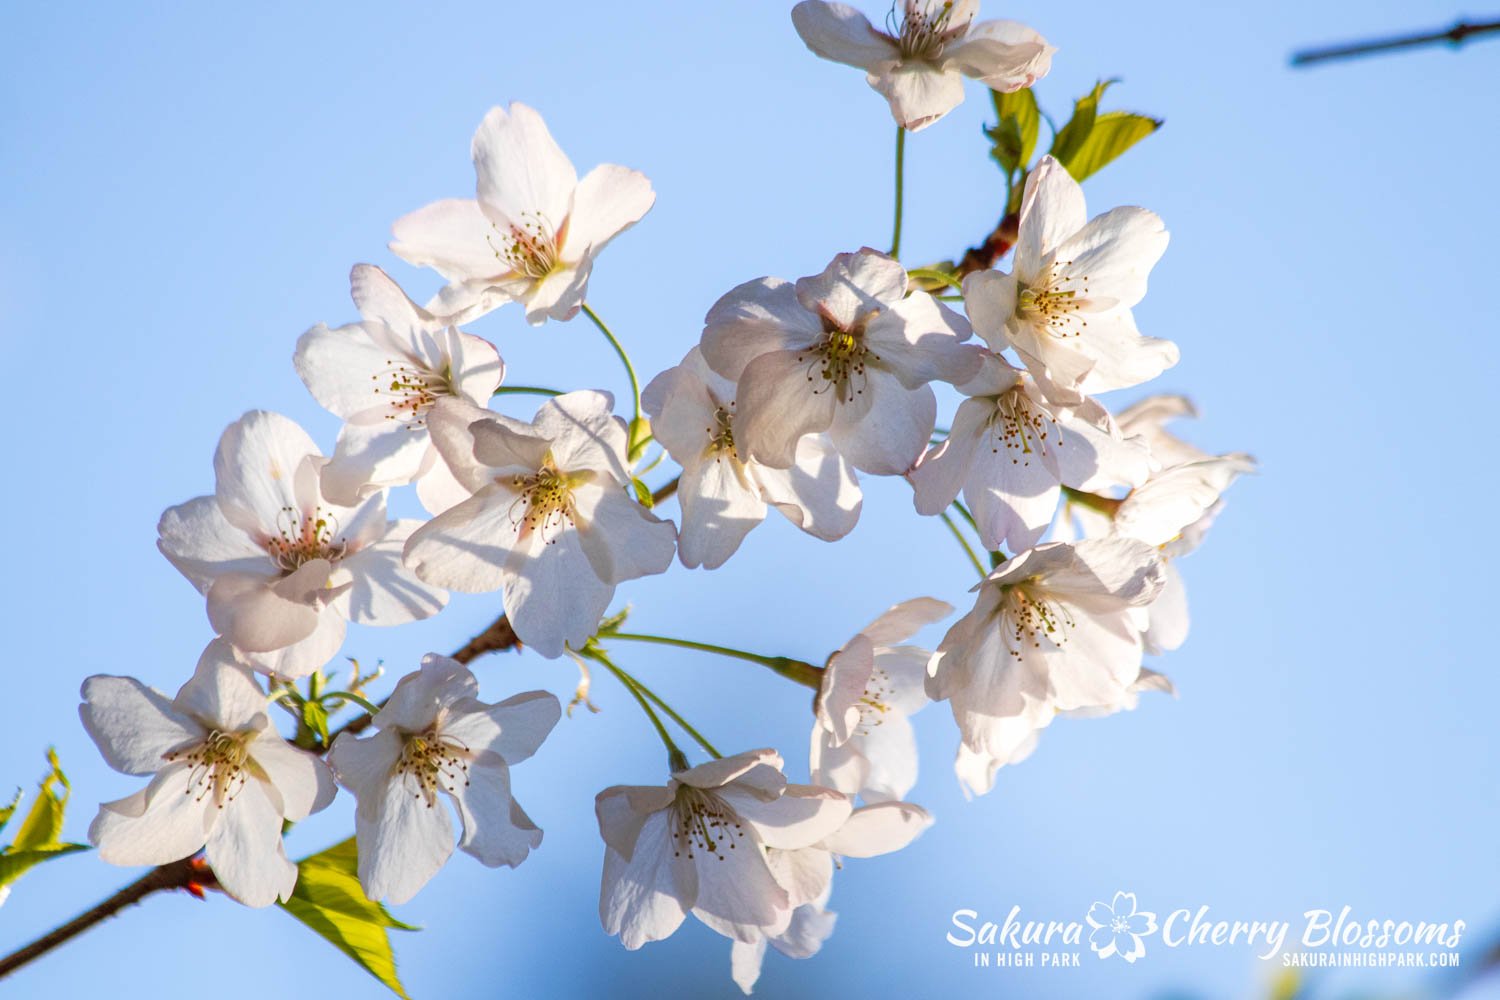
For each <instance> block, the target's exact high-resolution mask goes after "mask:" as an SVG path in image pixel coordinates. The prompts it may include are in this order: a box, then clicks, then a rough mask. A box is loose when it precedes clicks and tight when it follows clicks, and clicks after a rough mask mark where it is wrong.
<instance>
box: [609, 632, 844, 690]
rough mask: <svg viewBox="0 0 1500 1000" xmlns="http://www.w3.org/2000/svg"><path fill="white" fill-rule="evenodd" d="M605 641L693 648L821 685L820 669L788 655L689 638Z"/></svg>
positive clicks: (627, 636) (622, 635)
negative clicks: (760, 651) (718, 644)
mask: <svg viewBox="0 0 1500 1000" xmlns="http://www.w3.org/2000/svg"><path fill="white" fill-rule="evenodd" d="M601 638H604V639H624V640H625V641H627V642H654V643H656V644H658V645H661V646H676V647H678V648H679V649H695V650H698V651H699V652H701V653H717V654H718V655H720V656H728V657H732V658H733V659H736V660H747V661H749V662H750V663H759V664H760V665H761V666H763V667H769V668H770V669H771V670H774V671H775V672H776V673H778V674H780V675H781V676H783V677H785V678H786V679H787V680H791V681H796V682H797V683H798V684H801V685H802V686H803V687H809V688H812V689H813V690H814V691H816V690H818V689H819V688H821V687H822V686H823V669H822V668H821V667H815V666H813V665H812V664H811V663H805V662H803V661H802V660H794V659H792V658H791V657H789V656H762V655H761V654H759V653H749V652H746V651H745V650H743V649H731V648H730V647H728V646H715V645H713V644H712V643H707V642H694V641H693V640H691V639H670V638H668V637H666V636H664V635H642V634H640V633H637V632H610V633H609V634H607V635H604V636H601Z"/></svg>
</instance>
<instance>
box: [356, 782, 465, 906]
mask: <svg viewBox="0 0 1500 1000" xmlns="http://www.w3.org/2000/svg"><path fill="white" fill-rule="evenodd" d="M413 785H414V783H412V782H408V781H403V780H400V779H399V778H396V777H393V778H392V779H391V780H389V781H387V783H386V785H385V787H384V788H383V789H379V790H378V792H377V795H378V797H376V798H374V799H373V801H361V802H360V804H359V808H358V809H356V810H355V813H354V833H355V837H356V838H357V840H358V843H359V881H360V884H361V885H362V886H364V890H365V895H367V896H369V897H370V898H371V899H373V900H376V901H379V900H388V901H390V902H392V903H404V902H406V901H407V900H409V899H411V898H412V897H413V896H415V895H416V894H417V892H418V891H419V890H420V889H421V888H422V886H424V885H426V884H427V883H428V881H429V880H431V878H432V876H434V875H436V874H437V872H438V869H439V868H441V867H443V864H444V863H445V862H446V861H447V860H448V858H449V857H450V856H451V855H452V854H453V821H452V820H451V819H449V818H448V810H447V808H446V807H445V806H444V804H443V803H442V802H441V801H437V802H432V803H429V802H428V801H427V799H426V798H425V797H424V796H423V795H422V794H421V793H420V792H418V791H416V790H414V788H413Z"/></svg>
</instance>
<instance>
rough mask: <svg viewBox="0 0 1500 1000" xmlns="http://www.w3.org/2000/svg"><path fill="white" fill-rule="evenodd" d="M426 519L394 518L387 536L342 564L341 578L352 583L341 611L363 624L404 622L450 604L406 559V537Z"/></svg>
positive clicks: (439, 609) (446, 597)
mask: <svg viewBox="0 0 1500 1000" xmlns="http://www.w3.org/2000/svg"><path fill="white" fill-rule="evenodd" d="M422 523H423V522H421V521H417V520H412V519H404V520H400V521H392V522H391V527H390V530H389V531H388V532H387V533H386V535H385V537H384V538H382V539H381V540H380V541H378V542H376V543H375V544H374V545H367V546H365V547H364V548H362V549H360V550H359V551H358V552H355V553H354V554H353V555H351V556H347V557H346V558H344V559H343V560H342V561H340V563H339V579H340V580H346V581H347V582H348V583H349V585H350V586H349V591H348V593H347V594H345V596H344V597H342V598H340V611H342V612H344V613H345V616H346V617H347V618H348V619H349V620H350V621H352V622H357V623H359V624H361V625H403V624H405V623H407V622H413V621H418V620H420V619H422V618H430V617H432V616H433V615H435V614H437V613H438V612H439V611H441V610H443V605H445V604H447V603H448V594H447V592H446V591H444V590H442V589H440V588H438V587H434V586H432V585H430V584H427V583H424V582H423V581H422V580H420V579H419V578H418V577H417V576H416V574H415V573H413V572H412V571H411V570H409V569H407V567H406V564H405V562H403V560H402V550H403V548H404V546H405V545H406V540H407V539H408V538H410V537H411V535H412V533H413V532H414V531H416V530H417V528H418V527H420V526H421V525H422Z"/></svg>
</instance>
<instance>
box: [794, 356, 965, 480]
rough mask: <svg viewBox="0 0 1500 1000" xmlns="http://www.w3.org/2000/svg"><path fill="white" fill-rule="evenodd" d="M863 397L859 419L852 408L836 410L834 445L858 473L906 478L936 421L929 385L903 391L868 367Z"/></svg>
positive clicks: (934, 399)
mask: <svg viewBox="0 0 1500 1000" xmlns="http://www.w3.org/2000/svg"><path fill="white" fill-rule="evenodd" d="M863 393H864V398H866V399H868V400H869V403H868V406H869V410H868V412H867V413H865V414H863V415H862V416H855V415H854V414H855V413H856V409H855V406H854V405H847V406H841V407H839V412H838V415H837V417H836V419H835V420H834V423H833V427H832V429H831V430H830V431H829V434H830V436H831V437H832V438H833V444H834V447H836V448H838V450H839V453H840V454H841V455H843V456H844V458H846V459H848V461H849V464H850V465H852V466H854V467H855V468H856V469H859V470H861V471H862V472H868V473H871V474H872V475H876V476H901V475H905V474H906V472H907V471H908V470H909V469H910V468H911V467H912V466H913V465H914V464H915V463H916V461H917V458H918V456H920V455H921V454H922V452H923V450H924V449H925V448H926V446H927V442H928V441H930V440H931V439H932V429H933V427H934V426H935V425H936V423H937V397H935V396H934V395H933V393H932V387H931V386H926V385H924V386H922V387H921V388H919V389H907V388H906V387H904V386H903V385H902V384H901V383H900V382H899V381H897V380H896V378H895V377H894V376H892V375H889V374H887V373H886V372H884V371H881V370H879V369H877V368H871V369H868V370H867V371H866V376H865V384H864V388H863ZM820 429H821V428H820Z"/></svg>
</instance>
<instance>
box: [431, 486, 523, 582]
mask: <svg viewBox="0 0 1500 1000" xmlns="http://www.w3.org/2000/svg"><path fill="white" fill-rule="evenodd" d="M517 502H518V497H517V495H516V494H515V493H514V492H513V491H510V490H506V489H503V488H501V487H500V486H496V485H491V486H488V487H485V488H484V489H483V490H481V491H480V492H479V493H476V494H475V495H474V496H472V497H470V498H469V499H468V500H465V501H464V502H463V503H461V504H459V505H458V506H456V507H453V508H451V509H449V510H447V511H444V512H443V513H442V514H439V515H438V516H437V517H435V518H433V519H432V520H431V521H428V522H427V523H426V524H424V525H422V527H420V528H418V529H417V530H416V531H414V532H412V535H411V537H410V538H408V539H407V540H406V546H405V548H404V550H403V558H404V559H405V561H406V565H407V566H408V567H410V569H411V571H412V572H413V573H415V574H416V575H417V577H418V579H421V580H425V581H426V582H427V583H429V584H432V585H433V586H437V587H443V588H446V589H448V590H458V591H462V592H463V593H468V594H482V593H485V592H487V591H491V590H499V589H500V588H501V587H502V586H503V585H504V582H505V572H504V568H503V567H504V566H505V562H506V560H507V559H508V558H509V557H510V554H511V552H512V550H513V549H514V547H515V546H516V545H517V544H519V540H518V539H517V537H516V536H517V530H516V529H517V523H516V519H515V517H514V513H515V511H516V504H517Z"/></svg>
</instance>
